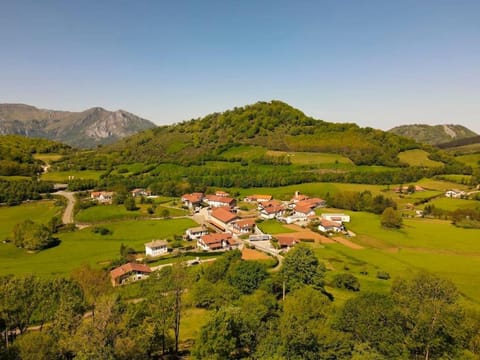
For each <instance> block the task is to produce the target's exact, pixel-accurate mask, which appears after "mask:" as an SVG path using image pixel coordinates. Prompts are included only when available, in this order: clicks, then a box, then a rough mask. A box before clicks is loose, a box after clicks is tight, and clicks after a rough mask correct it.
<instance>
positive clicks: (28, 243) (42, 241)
mask: <svg viewBox="0 0 480 360" xmlns="http://www.w3.org/2000/svg"><path fill="white" fill-rule="evenodd" d="M51 235H52V234H51V232H50V230H49V229H48V228H47V227H46V226H45V225H42V224H37V223H35V222H33V221H32V220H25V221H24V222H22V223H19V224H17V225H15V227H14V229H13V239H14V243H15V246H17V247H20V248H24V249H26V250H31V251H33V250H42V249H46V248H48V247H51V246H54V245H56V244H58V239H55V238H53V237H52V236H51Z"/></svg>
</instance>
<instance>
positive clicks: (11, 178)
mask: <svg viewBox="0 0 480 360" xmlns="http://www.w3.org/2000/svg"><path fill="white" fill-rule="evenodd" d="M0 180H7V181H25V180H32V178H31V177H29V176H20V175H13V176H4V175H1V176H0Z"/></svg>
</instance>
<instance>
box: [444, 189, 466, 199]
mask: <svg viewBox="0 0 480 360" xmlns="http://www.w3.org/2000/svg"><path fill="white" fill-rule="evenodd" d="M445 196H446V197H449V198H452V199H461V198H462V197H464V196H465V191H462V190H457V189H452V190H448V191H446V192H445Z"/></svg>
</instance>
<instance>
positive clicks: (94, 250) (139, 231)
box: [0, 219, 196, 276]
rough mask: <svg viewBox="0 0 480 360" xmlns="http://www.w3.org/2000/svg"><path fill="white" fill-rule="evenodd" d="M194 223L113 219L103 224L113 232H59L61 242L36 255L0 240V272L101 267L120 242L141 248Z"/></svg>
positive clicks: (48, 272)
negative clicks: (85, 264) (85, 266)
mask: <svg viewBox="0 0 480 360" xmlns="http://www.w3.org/2000/svg"><path fill="white" fill-rule="evenodd" d="M195 225H196V223H195V222H193V221H192V220H190V219H170V220H142V221H133V220H132V221H122V222H115V223H111V224H108V225H105V227H107V228H108V229H110V230H111V231H112V232H113V233H112V234H111V235H104V236H102V235H99V234H94V233H93V232H92V229H91V228H85V229H83V230H79V231H75V232H72V233H63V234H60V235H59V237H60V239H61V241H62V242H61V244H60V245H59V246H57V247H54V248H52V249H48V250H44V251H41V252H39V253H36V254H28V253H26V252H25V251H23V250H21V249H17V248H15V247H14V246H13V245H12V244H1V243H0V275H5V274H12V273H16V274H28V273H34V274H37V275H39V276H54V275H68V274H69V273H70V272H71V271H72V270H73V269H74V268H76V267H78V266H79V265H81V264H83V263H89V264H91V265H92V266H96V267H101V266H103V264H105V263H106V262H109V261H110V260H112V259H114V258H116V257H118V256H119V249H120V245H121V244H122V243H123V244H125V245H127V246H130V247H132V248H133V249H135V250H137V251H144V243H146V242H149V241H151V240H153V239H171V238H173V236H174V235H182V234H183V233H184V232H185V230H186V229H188V228H189V227H193V226H195Z"/></svg>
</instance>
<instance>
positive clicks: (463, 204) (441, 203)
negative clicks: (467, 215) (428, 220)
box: [429, 197, 480, 211]
mask: <svg viewBox="0 0 480 360" xmlns="http://www.w3.org/2000/svg"><path fill="white" fill-rule="evenodd" d="M429 204H433V205H435V207H437V208H439V209H443V210H448V211H454V210H456V209H476V208H480V201H478V200H466V199H451V198H447V197H439V198H437V199H434V200H432V201H430V202H429Z"/></svg>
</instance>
